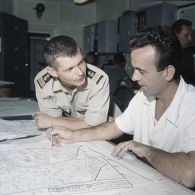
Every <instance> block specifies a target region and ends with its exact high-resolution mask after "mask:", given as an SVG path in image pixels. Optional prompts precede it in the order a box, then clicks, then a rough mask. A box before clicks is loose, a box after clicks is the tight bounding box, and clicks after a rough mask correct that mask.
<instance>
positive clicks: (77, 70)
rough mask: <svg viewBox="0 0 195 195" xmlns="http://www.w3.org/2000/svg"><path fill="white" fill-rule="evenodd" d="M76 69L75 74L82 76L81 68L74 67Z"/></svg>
mask: <svg viewBox="0 0 195 195" xmlns="http://www.w3.org/2000/svg"><path fill="white" fill-rule="evenodd" d="M75 69H76V72H77V73H78V74H79V75H82V74H83V70H82V69H81V68H79V67H78V66H76V67H75Z"/></svg>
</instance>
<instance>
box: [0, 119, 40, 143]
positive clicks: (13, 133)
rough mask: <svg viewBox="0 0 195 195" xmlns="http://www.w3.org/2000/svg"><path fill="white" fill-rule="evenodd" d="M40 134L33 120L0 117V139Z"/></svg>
mask: <svg viewBox="0 0 195 195" xmlns="http://www.w3.org/2000/svg"><path fill="white" fill-rule="evenodd" d="M35 135H40V131H39V130H38V129H37V127H36V125H35V122H34V120H13V121H9V120H3V119H0V141H2V140H6V139H16V138H22V137H29V136H35Z"/></svg>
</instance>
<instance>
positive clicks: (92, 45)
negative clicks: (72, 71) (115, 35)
mask: <svg viewBox="0 0 195 195" xmlns="http://www.w3.org/2000/svg"><path fill="white" fill-rule="evenodd" d="M97 33H98V32H97V24H91V25H88V26H85V27H84V51H85V53H88V52H89V51H94V52H97Z"/></svg>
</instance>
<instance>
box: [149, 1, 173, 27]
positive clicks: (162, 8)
mask: <svg viewBox="0 0 195 195" xmlns="http://www.w3.org/2000/svg"><path fill="white" fill-rule="evenodd" d="M176 12H177V6H176V5H173V4H168V3H161V4H159V5H155V6H152V7H148V8H146V27H149V26H151V25H157V24H159V25H168V26H171V25H172V24H173V23H174V22H175V20H176Z"/></svg>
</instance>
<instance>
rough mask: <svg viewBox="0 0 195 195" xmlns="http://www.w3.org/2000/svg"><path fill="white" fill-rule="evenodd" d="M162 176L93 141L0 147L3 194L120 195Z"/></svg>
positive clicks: (0, 178)
mask: <svg viewBox="0 0 195 195" xmlns="http://www.w3.org/2000/svg"><path fill="white" fill-rule="evenodd" d="M133 159H134V157H132V162H133ZM154 173H156V172H154ZM161 180H162V178H161V177H159V175H158V174H157V175H156V174H153V173H150V172H147V171H144V169H141V168H140V169H139V168H136V167H135V166H134V165H133V163H132V165H130V164H129V163H127V162H125V161H123V160H119V159H116V158H113V157H112V156H111V155H110V153H108V152H106V150H104V149H103V148H100V147H98V146H97V145H95V144H92V143H83V144H71V145H63V146H60V147H53V148H52V147H51V146H50V143H48V141H44V142H37V143H34V144H24V145H18V147H16V145H9V146H7V147H2V148H0V195H8V194H9V195H10V194H12V195H13V194H14V195H16V194H17V195H18V194H19V195H72V194H88V195H89V194H90V195H91V194H101V195H102V194H106V195H107V194H118V195H119V194H125V192H130V191H131V190H135V189H136V188H138V189H139V187H140V186H144V188H143V189H145V190H146V189H147V185H151V184H155V183H154V182H155V181H156V182H160V181H161ZM177 188H178V189H177ZM175 189H177V190H178V192H182V195H183V194H185V191H182V190H181V189H180V188H179V187H176V188H175ZM172 190H174V188H172ZM122 192H124V193H122ZM127 194H128V193H127ZM146 194H147V193H146ZM150 194H152V193H151V191H150ZM159 194H160V193H159ZM173 194H174V193H173ZM186 194H189V193H187V191H186Z"/></svg>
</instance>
